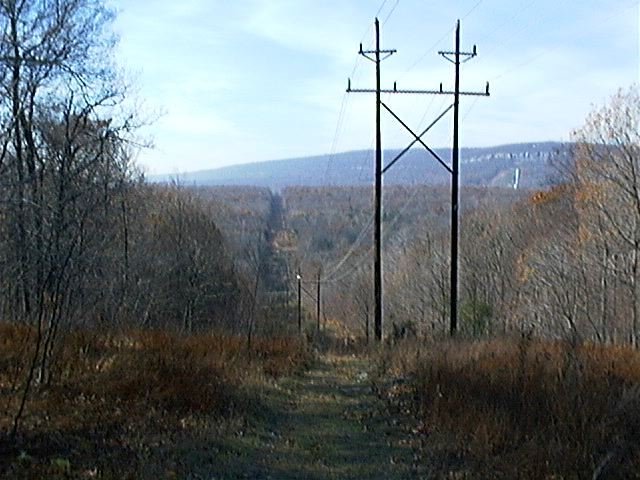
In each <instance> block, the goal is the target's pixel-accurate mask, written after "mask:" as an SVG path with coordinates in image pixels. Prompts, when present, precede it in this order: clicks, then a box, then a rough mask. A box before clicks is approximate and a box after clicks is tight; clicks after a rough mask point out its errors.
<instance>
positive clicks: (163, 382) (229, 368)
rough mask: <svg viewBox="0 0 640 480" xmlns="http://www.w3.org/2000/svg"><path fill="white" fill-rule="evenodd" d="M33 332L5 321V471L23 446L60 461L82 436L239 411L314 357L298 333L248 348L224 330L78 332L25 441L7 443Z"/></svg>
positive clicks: (1, 409) (30, 416)
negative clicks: (264, 385)
mask: <svg viewBox="0 0 640 480" xmlns="http://www.w3.org/2000/svg"><path fill="white" fill-rule="evenodd" d="M34 337H35V333H34V332H33V331H32V330H31V329H30V328H27V327H21V326H16V325H10V324H0V434H1V436H0V477H2V475H3V468H2V465H3V462H5V461H7V463H8V462H9V461H13V463H14V464H15V459H16V458H17V455H19V452H20V451H21V450H26V451H28V452H29V453H30V454H33V452H34V451H36V452H38V453H37V455H36V456H37V457H38V458H40V459H45V458H53V457H54V456H55V455H58V454H59V452H60V451H67V452H68V451H69V450H72V449H74V448H79V447H77V446H74V442H77V440H78V438H79V437H82V438H83V441H86V442H92V441H93V442H94V443H95V444H100V443H105V442H106V443H109V442H110V441H113V442H116V443H118V444H120V443H122V442H123V440H122V438H124V437H127V436H128V437H131V434H132V432H138V433H140V432H147V433H140V434H141V435H146V434H148V433H149V432H151V434H153V433H152V431H154V430H155V431H156V433H157V432H158V431H162V430H166V431H171V430H172V429H175V428H184V424H185V421H186V420H185V419H189V418H191V419H193V418H199V417H200V418H206V419H207V420H206V421H208V422H210V421H212V420H214V421H215V419H221V420H222V419H228V418H231V417H240V416H242V415H243V414H244V413H245V411H246V410H248V409H252V408H255V407H256V405H254V404H256V402H259V399H258V398H255V392H254V391H253V389H254V387H255V385H259V384H260V383H261V382H264V381H268V379H269V378H272V377H279V376H282V375H288V374H292V373H294V372H296V371H297V370H301V369H304V368H306V365H307V364H308V362H309V361H310V357H309V354H308V352H307V349H306V347H305V345H304V344H303V343H302V342H301V341H299V340H298V339H295V338H271V339H266V338H264V339H261V338H258V339H255V341H254V342H253V346H252V349H251V351H247V348H246V339H245V338H243V337H233V336H229V335H224V334H206V335H205V334H203V335H194V336H181V335H177V334H172V333H168V332H159V331H126V332H118V333H114V332H95V331H78V332H74V333H72V334H69V335H67V337H66V338H65V341H64V342H63V347H62V348H61V349H59V350H58V351H56V352H55V355H54V362H53V363H52V365H53V368H52V370H51V372H52V381H51V382H50V383H49V384H47V385H37V386H36V388H35V389H34V391H33V394H32V396H31V399H30V401H29V403H28V407H27V413H26V416H25V418H24V421H23V423H22V428H21V435H20V437H19V438H18V442H17V444H15V445H8V444H7V442H4V441H3V438H5V439H6V434H7V432H8V431H9V429H10V427H11V421H12V416H13V415H14V414H15V412H16V410H17V405H18V400H19V396H20V393H21V388H22V382H23V381H24V378H25V376H26V371H27V365H28V361H29V359H30V358H31V356H32V354H33V346H32V344H33V339H34ZM138 433H136V435H137V434H138ZM109 438H111V440H109ZM3 443H4V445H3ZM115 450H118V448H114V451H115ZM98 453H99V452H98ZM102 453H103V454H105V452H102ZM11 459H13V460H11ZM43 461H44V460H43ZM45 463H46V461H45ZM89 463H90V462H89ZM14 467H15V465H14ZM38 472H39V473H42V471H40V470H38ZM14 473H15V472H14ZM4 474H5V475H7V473H6V472H4ZM9 475H10V474H9ZM25 478H27V477H25Z"/></svg>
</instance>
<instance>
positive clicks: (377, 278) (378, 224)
mask: <svg viewBox="0 0 640 480" xmlns="http://www.w3.org/2000/svg"><path fill="white" fill-rule="evenodd" d="M375 27H376V49H375V50H363V49H362V44H360V51H359V52H358V53H359V54H360V55H362V56H363V57H365V58H366V59H368V60H371V61H372V62H374V63H375V64H376V89H375V90H367V91H368V92H375V94H376V160H375V167H374V177H375V192H374V208H375V220H374V232H373V241H374V261H373V296H374V300H375V302H374V303H375V306H374V320H373V329H374V335H375V339H376V340H377V341H378V342H381V341H382V318H383V314H382V305H383V304H382V298H383V297H382V128H381V126H380V105H381V103H382V102H381V101H380V92H381V90H380V63H381V62H382V60H384V59H386V58H388V57H390V56H391V55H393V54H394V53H396V50H381V49H380V22H379V21H378V19H377V18H376V20H375ZM371 54H373V55H374V57H373V58H372V57H370V56H369V55H371ZM380 54H384V57H383V58H380ZM347 91H348V92H349V91H352V90H351V80H349V88H348V89H347ZM353 91H355V90H353Z"/></svg>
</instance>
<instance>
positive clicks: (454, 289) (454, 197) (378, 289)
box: [347, 18, 489, 341]
mask: <svg viewBox="0 0 640 480" xmlns="http://www.w3.org/2000/svg"><path fill="white" fill-rule="evenodd" d="M375 27H376V49H375V50H365V51H363V50H362V44H360V51H359V52H358V53H359V54H360V55H362V56H364V57H365V58H367V59H369V60H371V61H373V62H375V64H376V89H375V90H371V89H352V88H351V79H349V81H348V84H347V92H359V93H375V94H376V164H375V185H376V188H375V209H376V211H375V233H374V236H375V238H374V240H375V260H374V295H375V323H374V330H375V338H376V340H377V341H380V340H382V312H383V309H382V255H381V253H382V252H381V243H382V235H381V234H382V175H383V174H384V173H385V172H386V171H387V170H389V168H391V167H392V166H393V165H394V164H395V163H396V162H397V161H398V160H400V158H401V157H402V156H403V155H404V154H405V153H407V152H408V151H409V149H410V148H411V147H412V146H413V145H414V144H415V143H420V144H421V145H422V146H423V147H424V148H425V149H426V150H427V151H428V152H429V153H430V154H431V155H432V156H433V157H435V159H436V160H437V161H438V162H439V163H440V165H442V166H443V168H445V169H446V170H447V171H448V172H449V174H450V175H451V285H450V301H451V310H450V329H449V330H450V333H451V335H455V333H456V331H457V329H458V215H459V197H460V195H459V176H460V170H459V164H460V158H459V157H460V154H459V136H458V119H459V106H460V95H476V96H489V83H487V86H486V90H485V91H484V92H462V91H460V64H461V63H464V62H465V61H467V60H470V59H471V58H473V57H475V56H476V55H477V53H476V47H475V45H474V47H473V51H472V52H461V51H460V20H458V22H457V24H456V38H455V51H453V52H438V53H439V54H440V55H442V56H443V57H445V58H446V59H447V60H449V61H450V62H452V63H454V64H455V79H454V90H453V91H447V90H443V88H442V84H440V89H439V90H413V89H412V90H403V89H398V87H397V84H396V83H395V82H394V84H393V89H381V88H380V61H381V59H380V54H381V53H385V54H386V56H385V57H384V58H387V57H389V56H390V55H392V54H393V53H395V52H396V50H380V27H379V23H378V19H377V18H376V20H375ZM368 54H375V57H374V58H371V57H370V56H368ZM451 55H453V56H454V58H453V59H451V58H450V56H451ZM460 57H464V60H463V61H462V62H461V61H460ZM384 58H382V60H384ZM381 93H404V94H429V95H453V98H454V100H453V105H450V106H449V107H447V108H446V109H445V110H444V111H443V112H442V113H441V114H440V115H439V116H438V117H437V118H436V119H435V120H434V121H433V122H432V123H431V124H430V125H429V126H428V127H427V128H426V129H424V130H423V131H422V132H421V133H420V134H416V133H414V132H413V130H411V128H410V127H409V126H408V125H407V124H406V123H404V122H403V121H402V120H401V119H400V117H398V115H396V114H395V113H394V112H393V110H391V108H390V107H388V106H387V105H386V104H385V103H384V102H382V100H381V99H380V94H381ZM381 106H382V107H384V108H385V110H387V112H389V113H390V114H391V116H393V118H395V119H396V120H397V121H398V122H399V123H400V124H401V125H402V126H403V127H404V128H405V129H406V130H407V131H408V132H409V133H410V134H411V135H412V136H413V140H412V141H411V143H410V144H409V145H408V146H407V147H406V148H405V149H404V150H402V151H401V152H400V153H399V154H398V155H396V157H395V158H394V159H393V160H392V161H391V162H389V164H388V165H387V166H386V167H384V168H382V142H381V133H380V107H381ZM451 108H453V147H452V158H451V167H450V166H449V165H447V163H446V162H445V161H444V160H442V159H441V158H440V157H439V156H438V155H437V154H436V152H434V151H433V150H432V149H431V148H430V147H429V146H428V145H427V144H426V143H425V142H424V141H423V139H422V137H423V136H424V135H425V134H426V133H427V132H428V131H429V130H430V129H431V128H432V127H433V126H434V125H435V124H436V123H437V122H438V121H439V120H440V119H442V118H443V117H444V116H445V114H446V113H447V112H448V111H449V110H451Z"/></svg>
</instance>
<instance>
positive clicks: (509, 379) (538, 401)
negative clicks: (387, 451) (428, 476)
mask: <svg viewBox="0 0 640 480" xmlns="http://www.w3.org/2000/svg"><path fill="white" fill-rule="evenodd" d="M400 350H402V351H404V352H407V353H405V354H401V353H397V354H395V355H394V357H395V358H393V360H392V361H393V364H394V365H395V366H396V368H400V369H402V370H403V371H404V374H405V375H408V374H411V378H412V385H413V398H414V406H415V408H416V411H417V412H418V414H419V416H420V417H421V421H422V423H423V424H424V425H426V428H427V429H428V430H431V431H446V432H449V433H453V434H454V437H455V438H456V439H457V444H458V449H459V451H460V452H462V454H463V455H464V456H465V457H466V458H467V459H468V460H469V461H470V462H472V463H473V464H474V465H475V468H473V469H472V470H477V471H483V469H485V473H487V472H493V473H492V476H493V475H497V473H496V472H504V474H505V475H507V476H509V477H511V478H591V477H592V475H593V472H596V476H597V475H600V476H599V477H597V478H638V477H637V476H638V467H639V466H640V458H639V455H638V453H639V452H638V447H637V441H638V440H637V439H638V438H640V390H639V387H638V385H640V352H637V351H634V350H631V349H628V348H623V347H614V346H596V345H589V344H586V345H578V344H576V343H575V342H547V341H540V340H535V339H533V338H532V337H531V336H530V335H525V336H523V337H521V338H519V339H516V340H499V341H498V340H495V341H483V342H468V343H465V342H447V343H441V344H434V345H430V346H429V347H425V348H423V351H422V352H421V353H420V357H419V359H417V360H416V359H414V358H411V359H409V358H408V357H409V356H412V357H413V355H414V354H413V353H409V352H411V350H410V349H407V348H403V349H400ZM388 361H389V360H388V359H387V362H388ZM487 474H488V473H487ZM605 474H606V475H608V476H606V477H605ZM554 475H555V477H554ZM611 475H613V476H611ZM634 475H635V477H634ZM478 478H482V474H479V477H478Z"/></svg>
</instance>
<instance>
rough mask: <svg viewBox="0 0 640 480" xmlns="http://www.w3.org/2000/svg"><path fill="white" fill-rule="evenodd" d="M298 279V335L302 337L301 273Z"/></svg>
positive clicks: (297, 276)
mask: <svg viewBox="0 0 640 480" xmlns="http://www.w3.org/2000/svg"><path fill="white" fill-rule="evenodd" d="M296 278H297V279H298V333H299V334H300V335H302V276H301V275H300V272H298V274H297V275H296Z"/></svg>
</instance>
